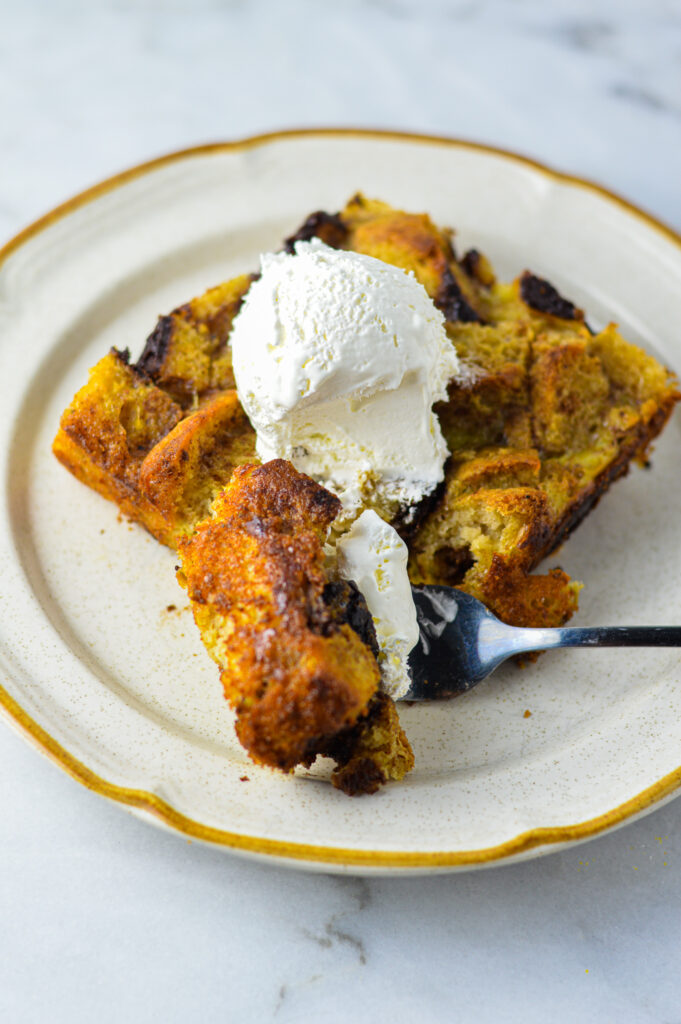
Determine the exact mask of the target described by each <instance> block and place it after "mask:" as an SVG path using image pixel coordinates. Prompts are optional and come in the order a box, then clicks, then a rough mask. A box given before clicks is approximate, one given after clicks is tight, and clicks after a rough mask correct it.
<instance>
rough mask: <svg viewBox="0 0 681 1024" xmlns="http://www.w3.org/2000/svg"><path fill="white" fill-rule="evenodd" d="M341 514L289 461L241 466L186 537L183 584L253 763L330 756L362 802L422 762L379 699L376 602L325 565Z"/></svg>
mask: <svg viewBox="0 0 681 1024" xmlns="http://www.w3.org/2000/svg"><path fill="white" fill-rule="evenodd" d="M340 509H341V504H340V502H339V501H338V499H337V498H336V497H335V496H334V495H332V494H331V493H330V492H329V491H326V490H324V488H323V487H320V486H319V485H318V484H316V483H314V481H313V480H311V479H310V478H309V477H306V476H304V475H303V474H302V473H298V472H297V471H296V470H295V469H294V468H293V466H292V465H291V464H290V463H289V462H284V461H283V460H274V461H272V462H268V463H266V464H265V465H263V466H241V467H240V468H239V469H237V470H236V471H235V472H234V474H233V475H232V479H231V481H230V483H229V484H228V485H227V487H226V488H225V489H224V491H223V492H222V494H221V495H220V496H219V498H218V499H217V501H216V502H215V504H214V507H213V511H212V515H211V516H210V517H209V518H208V519H206V520H205V521H204V522H202V523H200V524H199V526H198V527H197V529H196V531H195V533H194V534H193V535H192V536H191V537H189V538H184V539H183V540H181V541H180V546H179V554H180V558H181V560H182V571H181V573H180V580H181V582H183V584H184V585H185V586H186V588H187V593H188V595H189V598H190V600H191V604H192V609H193V611H194V618H195V620H196V624H197V626H198V627H199V630H200V632H201V637H202V639H203V642H204V644H205V646H206V649H207V651H208V653H209V654H210V655H211V657H212V658H213V659H214V660H215V661H216V662H217V663H218V665H219V666H220V670H221V671H220V678H221V680H222V684H223V687H224V692H225V696H226V698H227V700H228V701H229V702H230V704H232V706H233V707H234V709H235V710H236V713H237V724H236V731H237V735H238V737H239V739H240V741H241V743H242V744H243V746H244V747H245V748H246V750H247V751H248V752H249V753H250V754H251V756H252V757H253V759H254V760H255V761H258V762H260V763H262V764H267V765H270V766H272V767H274V768H280V769H283V770H284V771H288V770H290V769H291V768H293V767H294V766H295V765H296V764H300V763H305V764H310V763H311V762H312V761H314V759H315V757H316V756H317V754H318V753H328V754H329V755H331V756H333V757H335V759H336V760H337V761H338V768H337V769H336V771H335V773H334V775H333V777H332V779H333V782H334V784H335V785H337V786H338V787H339V788H341V789H344V790H345V791H346V792H348V793H351V794H355V793H359V792H373V791H374V790H375V789H377V788H378V786H379V785H380V784H382V783H383V782H386V781H388V779H401V778H402V777H403V776H404V775H405V773H406V772H407V771H408V770H409V769H410V768H411V766H412V764H413V760H414V759H413V755H412V752H411V748H410V746H409V743H408V741H407V739H406V737H405V736H404V733H403V732H402V730H401V728H400V726H399V723H398V721H397V715H396V712H395V710H394V705H393V704H392V701H390V700H389V698H388V697H385V696H381V697H380V698H379V697H378V687H379V682H380V673H379V669H378V663H377V660H376V656H377V654H378V645H377V642H376V634H375V632H374V627H373V623H372V621H371V616H370V614H369V612H368V610H367V607H366V604H365V601H364V598H363V597H362V596H361V594H360V593H359V591H358V590H357V588H356V587H355V586H354V584H352V583H348V582H346V581H344V580H342V579H341V578H340V577H339V576H338V575H337V573H334V571H333V569H332V568H331V567H329V566H328V565H326V564H325V555H324V542H325V540H326V536H327V534H328V531H329V527H330V526H331V523H332V521H333V519H334V518H335V517H336V515H337V514H338V512H340Z"/></svg>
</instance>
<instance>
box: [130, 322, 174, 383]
mask: <svg viewBox="0 0 681 1024" xmlns="http://www.w3.org/2000/svg"><path fill="white" fill-rule="evenodd" d="M172 336H173V317H172V316H162V317H160V318H159V320H158V323H157V324H156V327H155V328H154V329H153V331H152V332H151V334H150V335H149V337H148V338H147V340H146V343H145V345H144V349H143V351H142V355H141V356H140V357H139V359H138V360H137V365H136V369H137V370H139V372H140V373H146V374H147V376H148V377H151V378H152V380H153V379H154V378H155V377H156V375H157V374H158V373H159V371H160V369H161V367H162V366H163V363H164V361H165V358H166V356H167V354H168V346H169V345H170V339H171V338H172Z"/></svg>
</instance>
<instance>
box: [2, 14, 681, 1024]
mask: <svg viewBox="0 0 681 1024" xmlns="http://www.w3.org/2000/svg"><path fill="white" fill-rule="evenodd" d="M0 10H1V11H2V27H3V30H2V33H1V34H0V112H1V116H0V152H2V160H1V161H0V236H2V237H3V238H5V237H9V236H10V235H11V234H13V233H14V232H16V231H18V230H19V229H20V228H21V227H22V226H24V225H25V224H27V223H29V222H30V221H32V220H33V219H35V218H36V217H38V216H39V215H40V214H42V213H43V212H44V211H46V210H47V209H49V208H50V207H52V206H53V205H54V204H56V203H57V202H60V201H62V200H64V199H66V198H68V197H69V196H70V195H71V194H73V193H75V192H77V191H79V190H81V189H83V188H85V187H87V186H88V185H90V184H92V183H93V182H95V181H97V180H99V179H101V178H103V177H105V176H107V175H110V174H113V173H115V172H116V171H118V170H120V169H122V168H124V167H126V166H129V165H131V164H134V163H137V162H139V161H142V160H145V159H148V158H150V157H153V156H156V155H158V154H160V153H163V152H167V151H169V150H172V149H175V148H179V147H184V146H190V145H194V144H198V143H202V142H206V141H211V140H217V139H225V138H233V137H239V136H243V135H247V134H252V133H255V132H260V131H267V130H272V129H278V128H282V127H294V126H305V125H357V126H375V127H386V128H397V129H406V130H413V131H421V132H442V133H445V134H449V135H457V136H462V137H468V138H472V139H476V140H480V141H483V142H489V143H493V144H496V145H500V146H505V147H509V148H511V149H517V150H519V151H521V152H524V153H526V154H528V155H531V156H534V157H536V158H538V159H540V160H543V161H546V162H548V163H550V164H553V165H555V166H557V167H559V168H562V169H565V170H568V171H571V172H573V173H576V174H580V175H583V176H587V177H592V178H594V179H596V180H599V181H601V182H603V183H604V184H606V185H608V186H609V187H610V188H612V189H614V190H616V191H619V192H621V193H623V194H624V195H626V196H627V197H628V198H630V199H632V200H633V201H634V202H637V203H639V204H640V205H643V206H644V207H647V208H648V209H650V210H651V211H653V212H654V213H656V214H657V215H658V216H660V217H662V218H663V219H664V220H666V221H668V222H669V223H670V224H673V225H675V226H676V227H677V228H681V188H680V187H679V183H680V182H681V9H680V7H679V4H678V2H675V0H649V2H644V0H589V2H587V0H570V2H568V0H557V2H554V3H547V2H543V0H479V2H477V3H474V2H470V0H459V2H456V0H454V2H447V0H420V2H417V0H345V2H342V0H337V2H335V3H331V2H324V0H282V2H276V0H269V2H268V0H251V2H247V0H234V2H228V0H194V2H192V0H94V2H93V0H91V2H85V0H81V2H77V0H23V3H22V4H21V5H19V4H16V3H14V2H11V0H0ZM0 806H1V808H2V816H1V818H0V822H1V828H2V832H1V833H0V835H1V837H2V840H1V842H0V921H1V922H2V927H1V928H0V1020H2V1021H8V1022H11V1024H24V1022H31V1024H33V1022H43V1021H49V1022H50V1024H52V1022H55V1024H61V1022H62V1021H63V1022H65V1021H69V1022H70V1024H72V1022H80V1021H83V1022H90V1021H93V1020H96V1021H97V1022H98V1024H114V1022H119V1021H130V1022H133V1024H137V1022H142V1024H147V1022H149V1024H151V1022H156V1021H159V1020H163V1021H164V1022H176V1021H177V1022H180V1021H194V1020H197V1021H198V1020H200V1021H201V1022H202V1024H214V1022H215V1024H218V1022H220V1024H223V1022H232V1021H234V1022H239V1024H241V1022H251V1021H253V1022H263V1021H265V1022H266V1021H276V1022H284V1024H296V1022H300V1021H308V1020H310V1019H312V1018H315V1017H317V1018H320V1019H321V1018H323V1020H324V1021H325V1024H336V1022H338V1024H342V1022H346V1021H349V1020H351V1021H354V1022H356V1024H363V1022H369V1021H372V1022H373V1021H385V1020H390V1021H394V1022H397V1024H401V1022H405V1024H406V1022H413V1021H419V1022H420V1021H424V1022H430V1021H433V1022H450V1021H463V1022H468V1021H475V1022H476V1024H488V1022H489V1024H497V1022H504V1024H505V1022H510V1024H513V1022H516V1021H517V1022H520V1021H522V1022H524V1024H525V1022H529V1024H532V1022H542V1024H544V1022H545V1021H547V1020H551V1021H557V1022H562V1021H566V1022H573V1021H574V1022H579V1024H590V1022H594V1024H595V1022H598V1024H600V1022H604V1021H605V1022H608V1021H609V1022H614V1024H619V1022H626V1024H677V1022H679V1021H681V975H680V973H679V971H678V949H679V944H680V942H681V884H680V881H681V801H676V802H673V803H671V804H669V805H667V806H666V807H665V808H663V809H661V810H659V811H657V812H655V813H653V814H652V815H650V816H648V817H646V818H645V819H643V820H641V821H640V822H637V823H635V824H633V825H631V826H629V827H627V828H625V829H622V830H620V831H618V832H616V833H613V834H611V835H607V836H605V837H603V838H601V839H598V840H596V841H594V842H592V843H590V844H588V845H585V846H582V847H578V848H574V849H571V850H569V851H568V852H564V853H560V854H555V855H553V856H550V857H547V858H544V859H543V860H541V861H535V862H528V863H525V864H521V865H517V866H515V867H507V868H502V869H497V870H493V871H482V872H475V873H470V874H464V875H454V876H450V877H433V878H412V879H393V880H390V879H357V878H352V877H327V876H318V875H305V874H304V873H302V872H298V871H287V870H281V869H279V868H276V867H274V866H260V865H256V864H252V863H248V862H245V861H242V860H239V859H237V858H235V857H230V856H226V855H225V854H223V853H221V852H220V851H216V850H212V849H209V848H204V847H201V846H200V845H198V844H194V843H187V841H185V840H183V839H179V838H177V837H176V836H172V835H169V834H165V833H161V832H158V831H156V830H153V829H151V828H149V827H148V826H145V825H143V824H142V823H140V822H138V821H137V820H136V819H133V818H131V817H130V816H128V815H126V814H125V813H123V812H122V811H121V810H120V808H118V807H115V806H112V805H109V804H107V803H105V802H104V801H101V800H99V799H97V798H95V797H93V796H92V795H91V794H90V793H88V792H86V791H85V790H83V789H81V788H80V787H79V786H77V785H76V784H75V783H73V782H72V781H71V780H69V779H68V778H66V777H65V776H63V775H62V774H61V773H59V772H58V771H57V770H56V769H54V768H53V767H52V766H51V765H49V764H48V763H47V762H46V761H44V760H42V759H41V758H39V757H38V756H37V755H36V754H35V752H34V751H32V750H31V749H30V748H29V747H28V746H26V745H24V744H23V743H22V742H21V741H20V740H19V739H17V738H16V737H15V736H14V735H13V734H12V733H11V732H10V731H9V730H7V729H5V728H4V727H3V728H2V729H0Z"/></svg>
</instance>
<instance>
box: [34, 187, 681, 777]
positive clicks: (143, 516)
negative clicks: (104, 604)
mask: <svg viewBox="0 0 681 1024" xmlns="http://www.w3.org/2000/svg"><path fill="white" fill-rule="evenodd" d="M313 237H319V238H321V239H322V240H323V241H324V242H326V243H327V245H330V246H332V247H336V248H343V249H349V250H353V251H356V252H360V253H364V254H366V255H368V256H373V257H376V258H378V259H380V260H383V261H384V262H387V263H391V264H393V265H395V266H398V267H401V268H403V269H405V270H408V271H411V272H413V274H414V275H415V277H416V278H417V279H418V281H419V282H421V284H422V285H423V286H424V287H425V289H426V291H427V292H428V294H429V295H430V297H431V298H432V299H433V301H434V303H435V304H436V305H437V306H438V307H439V308H440V310H441V311H442V313H443V314H444V316H445V318H446V321H447V323H446V330H447V334H448V336H449V338H450V340H451V343H452V345H453V346H454V347H455V349H456V352H457V354H458V357H459V362H460V365H461V366H462V367H463V370H464V372H463V373H461V374H460V375H459V376H458V377H457V379H456V380H453V381H452V382H451V383H450V385H449V389H448V394H447V399H446V401H443V402H441V403H440V404H439V405H437V406H436V412H437V415H438V418H439V421H440V425H441V428H442V431H443V434H444V437H445V440H446V442H447V446H448V449H449V451H450V452H451V456H450V458H449V460H448V462H447V464H446V466H445V479H444V481H443V482H442V484H441V485H440V486H439V487H438V488H437V489H436V491H435V492H433V493H431V494H430V495H428V497H427V498H425V499H424V500H423V501H422V502H421V503H420V504H419V505H418V506H417V507H416V508H410V509H402V508H400V509H392V510H390V511H386V510H384V512H383V514H384V516H385V517H386V518H391V519H392V522H393V524H394V525H395V526H396V528H397V529H398V530H399V532H400V533H401V535H402V536H403V538H404V539H405V541H406V542H407V545H408V548H409V559H410V560H409V573H410V578H411V580H412V582H413V583H416V584H418V583H444V584H450V585H454V586H459V587H461V588H462V589H464V590H466V591H468V592H470V593H472V594H474V595H475V596H476V597H479V598H481V599H482V600H483V601H484V602H485V603H486V604H487V605H488V606H489V607H490V608H492V610H493V611H494V612H495V613H496V614H497V615H499V617H500V618H501V619H503V620H505V621H507V622H510V623H514V624H519V625H529V626H544V625H560V624H562V623H564V622H565V621H566V620H567V619H568V618H569V617H570V616H571V615H572V613H573V612H574V611H575V609H576V607H577V593H578V589H579V584H576V583H574V582H572V581H571V580H570V579H569V577H568V576H567V574H566V573H565V572H563V571H562V570H561V569H558V568H554V569H551V570H550V571H549V572H548V573H545V574H536V573H534V571H533V570H534V569H535V568H536V567H537V566H538V564H539V563H540V561H541V560H542V559H543V558H545V557H546V556H547V555H549V554H551V553H552V552H553V551H554V550H555V549H556V547H558V546H559V545H560V544H561V543H562V541H563V540H564V539H565V537H566V536H567V535H568V533H569V532H570V531H571V530H572V529H573V528H574V527H575V526H576V525H577V524H578V523H579V521H580V520H581V519H582V518H583V517H584V516H585V515H586V514H587V513H588V511H589V510H590V509H591V508H592V507H593V505H594V504H595V503H596V502H597V501H598V500H599V498H600V496H601V495H602V494H603V492H604V491H605V490H606V489H607V487H608V486H609V485H610V483H611V482H612V481H613V480H615V479H617V478H618V477H619V476H622V475H623V474H625V473H626V472H627V470H628V468H629V466H630V464H631V463H632V462H633V461H638V462H639V463H643V462H645V460H646V457H647V453H648V451H649V448H650V445H651V442H652V441H653V439H654V438H655V437H656V436H657V435H658V434H659V432H660V431H661V430H662V428H663V426H664V424H665V422H666V421H667V419H668V417H669V415H670V413H671V411H672V409H673V407H674V404H675V402H676V401H677V399H678V397H679V394H678V391H677V386H676V380H675V378H674V377H673V375H672V374H671V373H670V372H669V371H668V370H666V369H665V368H664V367H663V366H661V365H660V364H659V363H658V362H657V361H656V360H655V359H653V358H652V357H651V356H649V355H647V354H646V353H645V352H643V351H642V350H641V349H639V348H637V347H635V346H633V345H630V344H628V343H627V342H626V341H624V340H623V338H622V337H621V336H620V335H619V333H618V332H617V330H616V328H615V327H614V326H613V325H609V326H608V327H606V328H605V329H604V330H602V331H600V332H598V333H594V332H593V331H592V330H591V328H590V327H589V326H588V325H587V323H586V322H585V319H584V315H583V313H582V312H581V311H580V310H579V309H577V308H576V307H575V306H574V305H573V304H572V303H571V302H570V301H568V300H567V299H565V298H563V297H562V296H561V295H559V294H558V292H557V291H556V290H555V289H554V288H553V287H552V286H551V285H550V284H549V283H548V282H547V281H545V280H543V279H541V278H539V277H537V276H535V275H533V274H531V273H529V272H527V271H525V272H524V273H523V274H522V275H521V276H520V277H519V278H517V279H516V280H515V281H513V282H512V283H510V284H505V283H500V282H497V280H496V278H495V275H494V272H493V270H492V268H491V266H490V264H489V262H488V261H487V260H486V259H485V257H484V256H483V255H482V254H480V253H479V252H477V251H476V250H470V251H469V252H467V253H465V254H464V255H463V256H461V257H458V256H457V254H456V253H455V250H454V248H453V244H452V239H451V235H450V233H449V232H448V231H446V230H443V229H441V228H438V227H437V226H435V225H434V224H433V222H432V221H431V220H430V218H429V217H428V216H427V215H426V214H409V213H405V212H403V211H400V210H395V209H393V208H392V207H390V206H388V205H386V204H385V203H381V202H378V201H372V200H367V199H366V198H364V197H363V196H361V195H357V196H355V197H353V198H352V199H351V200H350V202H349V203H348V204H347V206H346V207H345V208H344V209H343V210H342V211H341V212H340V213H338V214H328V213H324V212H317V213H314V214H312V215H311V216H310V217H309V218H308V219H307V220H306V221H305V223H304V224H303V225H302V226H301V228H300V229H299V230H298V231H297V232H296V233H295V234H294V235H292V236H291V237H290V238H289V239H287V240H286V242H285V246H286V247H287V248H288V249H289V250H290V251H293V249H294V247H295V243H296V241H298V240H306V239H311V238H313ZM252 281H253V277H252V276H251V275H247V274H246V275H243V276H241V277H239V278H236V279H234V280H232V281H229V282H227V283H225V284H223V285H220V286H218V287H217V288H213V289H210V290H209V291H208V292H206V293H205V294H204V295H203V296H200V297H199V298H197V299H194V300H192V301H191V302H189V303H188V304H187V305H185V306H182V307H180V308H178V309H177V310H175V311H174V312H172V313H171V314H170V315H169V316H165V317H162V318H161V319H160V320H159V322H158V325H157V327H156V329H155V330H154V331H153V333H152V334H151V335H150V337H149V339H148V340H147V344H146V347H145V348H144V351H143V353H142V355H141V357H140V359H139V360H138V362H137V363H136V364H132V363H131V362H130V360H129V357H128V354H127V352H124V353H121V352H117V351H116V350H112V351H111V352H110V353H108V354H107V355H105V356H104V357H103V358H102V359H101V360H100V362H99V363H98V364H97V365H96V366H95V367H94V368H93V370H92V371H91V374H90V379H89V381H88V383H87V384H86V385H85V386H84V387H83V388H82V389H81V390H80V391H79V392H78V394H77V395H76V396H75V397H74V399H73V401H72V403H71V405H70V406H69V408H68V409H66V410H65V412H64V414H63V416H62V419H61V424H60V429H59V432H58V434H57V437H56V438H55V442H54V452H55V454H56V456H57V457H58V458H59V459H60V460H61V461H62V462H63V463H64V465H66V466H67V468H68V469H69V470H70V471H71V472H72V473H74V474H75V475H76V476H77V477H78V478H79V479H81V480H82V481H83V482H84V483H86V484H88V485H89V486H91V487H93V488H94V489H96V490H98V491H99V492H100V493H101V494H103V495H104V496H105V497H107V498H109V499H111V500H113V501H115V502H117V503H118V505H119V506H120V508H121V509H122V511H123V512H124V513H125V514H126V515H128V516H129V517H131V518H133V519H136V520H138V521H139V522H140V523H142V524H143V525H144V526H145V527H146V528H147V529H148V530H149V531H150V532H151V533H152V534H153V535H154V536H155V537H157V538H158V540H160V541H161V542H162V543H164V544H168V545H169V546H171V547H173V548H178V547H179V549H180V551H181V557H182V561H183V566H184V573H185V577H186V581H187V586H188V590H189V593H190V597H191V600H192V605H193V608H194V613H195V617H196V620H197V623H198V625H199V628H200V629H201V631H202V635H203V638H204V642H205V643H206V646H207V648H208V649H209V651H210V652H211V654H212V656H213V657H214V658H215V659H216V660H217V661H218V663H219V664H220V667H221V673H222V679H223V683H224V686H225V692H226V695H227V697H228V699H229V700H230V701H231V702H232V703H233V704H234V706H235V708H236V709H237V716H238V731H239V735H240V737H241V739H242V742H243V743H244V745H245V746H246V747H247V749H248V750H249V751H250V752H251V753H252V755H253V756H254V757H255V758H256V759H257V760H260V761H262V762H263V763H267V764H271V765H276V766H278V767H281V768H284V769H288V768H290V767H291V766H292V765H294V764H297V763H301V762H302V763H306V762H309V761H310V760H311V759H313V758H314V756H315V754H316V753H328V754H330V755H331V756H334V757H335V758H336V760H337V762H338V764H339V768H338V769H337V772H336V776H335V779H336V782H337V783H338V784H339V785H340V786H341V788H343V789H345V790H346V792H364V791H369V790H371V789H373V788H375V787H376V786H377V785H379V784H380V783H381V782H382V781H385V780H386V779H387V778H390V777H400V775H401V774H404V772H405V771H407V770H408V768H409V767H410V764H411V751H410V750H409V748H408V744H406V741H405V740H404V736H403V733H402V732H401V729H400V727H399V723H398V721H397V716H396V712H395V707H394V705H393V704H392V702H391V701H390V700H388V699H387V698H384V697H382V696H377V695H376V694H377V685H378V675H377V673H378V669H377V665H376V660H375V656H374V655H375V652H373V649H372V641H371V638H370V636H369V634H368V633H366V634H363V633H362V631H361V630H359V631H358V629H357V628H356V627H357V624H358V622H359V621H360V620H362V616H361V615H360V616H359V619H358V618H357V614H358V609H361V608H362V607H363V602H362V601H361V599H360V600H359V601H358V596H359V595H358V593H357V591H356V589H355V590H353V588H352V587H349V586H348V585H347V584H342V585H341V584H340V583H339V581H337V580H335V579H334V578H333V574H332V575H331V576H329V575H328V568H326V567H324V566H323V564H322V561H321V552H322V545H323V541H324V537H325V530H326V529H327V528H328V526H329V525H330V524H331V522H332V520H333V518H334V516H335V515H336V511H337V509H336V505H335V504H334V502H336V499H335V497H333V496H332V495H330V494H329V493H328V492H327V491H324V490H323V489H322V488H320V487H318V485H316V484H313V483H312V481H309V480H308V478H305V477H301V474H296V473H295V471H294V470H292V468H291V467H289V469H285V468H284V466H283V465H282V464H281V463H276V464H267V465H266V466H263V467H261V468H260V469H256V468H255V466H254V463H256V462H257V458H256V456H255V434H254V431H253V429H252V427H251V425H250V423H249V421H248V419H247V417H246V415H245V413H244V411H243V409H242V407H241V404H240V402H239V398H238V395H237V393H236V390H235V381H234V375H233V371H232V359H231V350H230V332H231V328H232V322H233V320H234V317H235V316H236V314H237V313H238V311H239V309H240V306H241V303H242V300H243V298H244V296H245V294H246V293H247V291H248V289H249V287H250V285H251V283H252ZM301 480H302V481H306V482H302V483H301ZM230 481H231V483H230ZM225 488H226V489H225ZM335 509H336V511H334V510H335ZM287 538H290V540H287ZM289 547H293V552H290V551H289V550H288V548H289ZM364 611H366V609H364ZM365 620H366V615H365V616H364V619H363V620H362V621H365ZM272 631H273V632H272ZM277 637H278V639H277Z"/></svg>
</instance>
